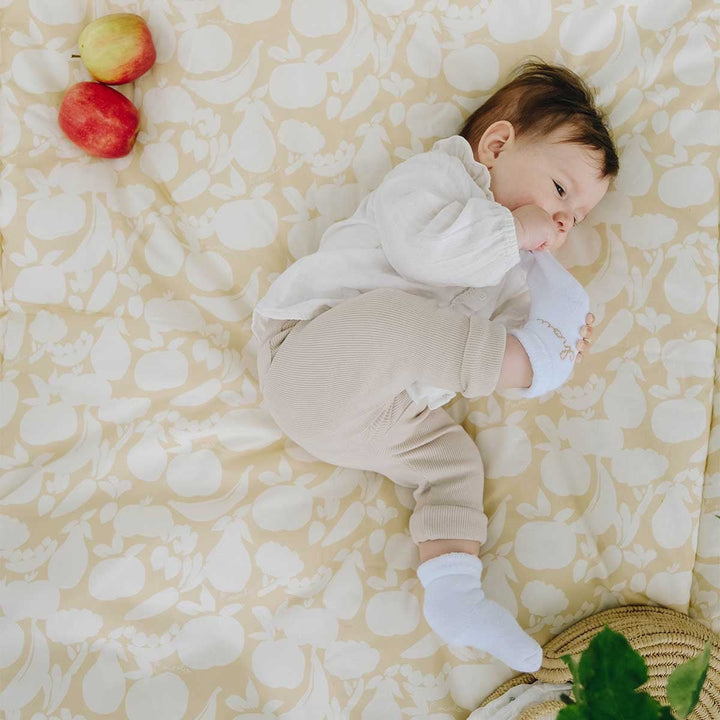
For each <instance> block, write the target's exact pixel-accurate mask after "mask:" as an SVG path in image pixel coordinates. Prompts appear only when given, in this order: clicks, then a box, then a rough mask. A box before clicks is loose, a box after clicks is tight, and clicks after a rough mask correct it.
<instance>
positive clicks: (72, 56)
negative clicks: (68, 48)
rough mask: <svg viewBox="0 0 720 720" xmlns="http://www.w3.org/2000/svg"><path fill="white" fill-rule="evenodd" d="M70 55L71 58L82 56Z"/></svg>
mask: <svg viewBox="0 0 720 720" xmlns="http://www.w3.org/2000/svg"><path fill="white" fill-rule="evenodd" d="M70 57H71V58H74V57H80V55H71V56H70Z"/></svg>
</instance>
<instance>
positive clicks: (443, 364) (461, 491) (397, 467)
mask: <svg viewBox="0 0 720 720" xmlns="http://www.w3.org/2000/svg"><path fill="white" fill-rule="evenodd" d="M504 356H505V329H504V328H503V327H502V326H500V325H499V324H497V323H492V322H488V321H482V320H479V319H477V318H472V319H470V318H466V317H464V316H462V315H460V314H458V313H456V312H454V311H451V310H447V309H438V308H437V307H436V305H435V303H434V302H433V301H431V300H427V299H425V298H420V297H417V296H415V295H409V294H407V293H403V292H400V291H395V290H379V291H374V292H370V293H366V294H364V295H361V296H359V297H357V298H354V299H352V300H347V301H345V302H343V303H341V304H340V305H338V306H336V307H335V308H332V309H331V310H328V311H327V312H325V313H323V314H322V315H320V316H318V317H317V318H315V319H314V320H312V321H310V322H303V323H300V324H298V325H297V326H296V327H295V328H294V329H292V330H291V331H290V333H289V334H288V335H287V337H285V338H284V340H283V342H282V344H281V345H280V346H279V347H278V348H276V351H275V352H274V357H273V360H272V362H271V364H270V367H269V368H268V369H267V372H266V374H265V381H264V387H263V392H264V395H265V404H266V407H267V408H268V410H269V411H270V412H271V414H272V415H273V417H274V418H275V420H276V421H277V422H278V424H279V425H280V427H281V428H282V429H283V430H284V431H285V432H286V433H287V434H288V435H289V436H290V437H291V438H293V439H294V440H295V441H296V442H298V443H299V444H300V445H302V446H303V447H305V448H306V449H307V450H308V451H309V452H311V453H312V454H313V455H315V456H316V457H318V458H320V459H322V460H325V461H327V462H331V463H334V464H337V465H343V466H346V467H356V468H361V469H365V470H373V471H375V472H378V473H381V474H383V475H385V476H387V477H389V478H390V479H391V480H393V481H395V482H397V483H398V484H401V485H405V486H408V487H411V488H413V490H414V496H415V500H416V506H415V510H414V513H413V515H412V517H411V520H410V530H411V534H412V537H413V539H414V540H415V541H416V542H417V543H419V544H422V543H436V542H438V541H440V542H442V541H456V542H459V543H468V544H469V545H468V549H469V552H460V553H454V552H453V553H443V554H441V555H439V556H437V557H433V558H432V559H431V560H428V561H427V562H424V563H423V564H422V565H421V566H420V568H419V570H418V574H419V576H420V578H421V581H422V582H423V585H424V586H425V588H426V598H425V613H426V617H427V618H428V621H429V622H430V625H431V627H433V629H435V630H436V632H438V634H440V635H441V637H443V638H444V639H446V640H447V641H449V642H452V643H457V644H469V645H473V646H474V647H478V648H482V649H484V650H486V651H488V652H490V653H492V654H493V655H495V656H496V657H498V658H500V659H501V660H503V661H504V662H506V663H507V664H509V665H511V666H512V667H514V668H516V669H519V670H530V669H536V668H537V666H538V664H539V657H540V648H539V647H538V646H537V644H536V643H535V642H534V641H533V640H532V639H531V638H530V637H529V636H527V635H526V634H525V633H524V632H523V631H522V630H521V629H520V627H519V626H518V625H517V623H516V622H515V620H514V618H513V617H512V616H511V615H510V614H509V613H508V612H507V611H506V610H504V609H503V608H501V607H500V606H499V605H496V604H495V603H493V602H492V601H490V600H488V599H487V598H485V595H484V593H483V591H482V587H481V582H480V578H481V570H482V565H481V563H480V560H479V559H478V558H477V547H478V544H479V543H482V542H484V540H485V537H486V529H487V518H486V516H485V514H484V511H483V481H484V471H483V464H482V459H481V457H480V453H479V451H478V449H477V446H476V445H475V443H474V442H473V441H472V439H471V438H470V437H469V436H468V435H467V433H466V432H465V431H464V430H463V428H462V427H460V426H459V425H457V424H456V423H454V422H453V421H452V419H451V418H450V416H449V415H448V414H447V413H446V412H445V411H444V410H442V409H441V408H438V409H436V410H428V409H427V408H425V409H423V408H420V407H419V406H417V405H415V404H414V403H413V402H412V401H411V400H410V398H409V396H408V395H407V393H406V392H405V390H404V389H405V388H406V387H408V386H409V385H410V384H411V383H412V382H415V381H420V382H424V383H427V384H430V385H434V386H436V387H441V388H446V389H448V390H454V391H456V392H462V393H464V394H465V395H468V396H471V397H473V396H480V395H488V394H489V393H490V392H492V390H493V389H494V388H495V386H496V384H497V382H498V378H499V377H500V375H501V368H502V365H503V359H504ZM450 547H451V548H453V549H462V547H460V548H454V546H450Z"/></svg>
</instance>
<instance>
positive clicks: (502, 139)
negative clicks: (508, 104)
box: [477, 120, 515, 168]
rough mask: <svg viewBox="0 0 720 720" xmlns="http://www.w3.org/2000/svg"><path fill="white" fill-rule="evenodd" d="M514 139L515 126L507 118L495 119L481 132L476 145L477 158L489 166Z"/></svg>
mask: <svg viewBox="0 0 720 720" xmlns="http://www.w3.org/2000/svg"><path fill="white" fill-rule="evenodd" d="M514 141H515V128H514V127H513V125H512V123H511V122H510V121H508V120H496V121H495V122H494V123H492V124H491V125H490V126H489V127H488V128H487V130H485V132H484V133H483V134H482V137H481V138H480V140H479V142H478V146H477V158H478V160H479V161H480V162H481V163H482V164H483V165H485V166H486V167H488V168H491V167H492V166H493V165H494V164H495V161H496V160H497V158H498V156H499V155H500V153H501V152H502V151H503V150H505V149H506V148H508V147H510V146H511V145H512V144H513V142H514Z"/></svg>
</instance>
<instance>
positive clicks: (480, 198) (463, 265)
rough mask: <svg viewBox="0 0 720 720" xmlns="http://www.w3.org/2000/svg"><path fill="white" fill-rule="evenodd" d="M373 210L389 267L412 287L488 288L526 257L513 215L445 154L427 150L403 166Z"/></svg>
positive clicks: (372, 202)
mask: <svg viewBox="0 0 720 720" xmlns="http://www.w3.org/2000/svg"><path fill="white" fill-rule="evenodd" d="M368 207H369V209H370V212H371V217H372V218H373V219H374V221H375V225H376V227H377V229H378V232H379V235H380V242H381V244H382V249H383V251H384V253H385V256H386V258H387V260H388V262H389V263H390V265H392V267H393V268H394V269H395V271H396V272H397V273H398V274H399V275H401V276H402V277H404V278H405V279H407V280H410V281H411V282H418V283H422V284H425V285H433V286H439V287H447V286H456V287H486V286H489V285H495V284H497V283H498V282H500V280H502V278H503V276H504V275H505V273H507V271H508V270H510V269H511V268H512V267H513V266H514V265H516V264H517V263H518V262H519V260H520V256H519V250H518V238H517V234H516V222H515V218H514V217H513V215H512V213H511V212H510V211H509V210H508V209H507V208H505V207H503V206H502V205H499V204H498V203H496V202H494V201H493V200H491V199H489V197H487V196H486V195H484V194H483V193H482V191H481V189H480V188H479V187H478V185H477V184H476V183H475V181H474V180H473V179H472V178H471V177H470V176H469V175H468V173H467V171H466V170H465V168H464V167H463V165H462V163H461V162H460V161H459V160H458V159H457V158H454V157H450V156H449V155H446V154H444V153H441V152H437V151H431V152H428V153H423V154H422V155H416V156H415V157H413V158H410V160H407V161H405V162H404V163H402V164H400V165H398V166H397V167H396V168H394V169H393V170H392V171H391V172H390V173H388V175H387V176H386V177H385V179H384V180H383V182H382V183H381V184H380V185H379V186H378V187H377V188H376V189H375V190H374V191H373V193H372V194H371V195H370V197H369V202H368Z"/></svg>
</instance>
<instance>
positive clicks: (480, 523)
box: [410, 505, 488, 543]
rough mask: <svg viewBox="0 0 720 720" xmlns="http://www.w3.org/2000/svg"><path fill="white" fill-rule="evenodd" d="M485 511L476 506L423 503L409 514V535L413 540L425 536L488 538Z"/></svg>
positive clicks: (431, 538) (450, 538) (423, 538)
mask: <svg viewBox="0 0 720 720" xmlns="http://www.w3.org/2000/svg"><path fill="white" fill-rule="evenodd" d="M487 525H488V519H487V515H485V513H484V512H483V511H482V510H478V509H477V508H470V507H463V506H462V505H426V506H424V507H421V508H416V509H415V512H414V513H413V514H412V516H411V518H410V535H411V537H412V539H413V541H414V542H416V543H420V542H425V541H426V540H474V541H476V542H479V543H484V542H485V540H486V539H487Z"/></svg>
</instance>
